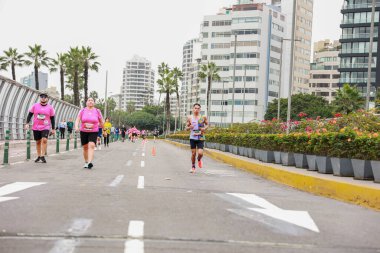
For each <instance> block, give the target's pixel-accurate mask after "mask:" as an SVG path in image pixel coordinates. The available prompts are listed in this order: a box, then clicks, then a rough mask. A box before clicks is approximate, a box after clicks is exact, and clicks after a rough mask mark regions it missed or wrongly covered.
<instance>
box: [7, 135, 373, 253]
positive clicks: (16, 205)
mask: <svg viewBox="0 0 380 253" xmlns="http://www.w3.org/2000/svg"><path fill="white" fill-rule="evenodd" d="M155 145H156V150H157V155H156V156H152V155H151V150H152V146H153V142H149V143H148V144H146V146H145V147H144V146H142V145H141V143H135V144H133V143H114V144H112V145H111V146H110V148H108V149H102V150H101V151H96V159H95V162H94V164H95V167H94V169H93V170H87V169H83V168H82V165H83V163H82V160H81V156H80V150H78V151H72V152H69V153H66V154H61V155H59V156H53V157H49V159H48V163H47V164H34V163H32V162H28V163H25V164H16V165H13V166H11V167H8V168H1V169H0V252H1V253H24V252H36V253H37V252H38V253H41V252H48V253H58V252H60V253H62V252H63V253H66V252H67V253H69V252H76V253H98V252H107V253H108V252H115V253H116V252H120V253H122V252H124V253H131V252H134V253H135V252H136V253H137V252H147V253H156V252H165V253H168V252H173V253H185V252H186V253H187V252H212V253H231V252H234V253H235V252H236V253H240V252H242V253H243V252H244V253H247V252H260V253H267V252H276V253H278V252H281V253H282V252H286V253H297V252H302V253H304V252H315V253H317V252H318V253H319V252H329V253H330V252H332V253H335V252H342V253H343V252H344V253H351V252H360V253H367V252H368V253H369V252H380V240H379V234H380V213H379V212H376V211H372V210H369V209H365V208H362V207H359V206H355V205H351V204H346V203H342V202H339V201H335V200H332V199H327V198H323V197H318V196H314V195H310V194H308V193H304V192H300V191H297V190H294V189H291V188H288V187H286V186H282V185H278V184H276V183H273V182H270V181H266V180H264V179H261V178H259V177H257V176H255V175H252V174H250V173H247V172H245V171H241V170H237V169H235V168H232V167H230V166H228V165H226V164H222V163H219V162H216V161H213V160H211V159H209V158H207V157H206V158H205V160H204V169H201V170H198V171H197V172H196V173H195V174H190V173H188V171H189V169H190V167H189V151H187V150H184V149H179V148H177V147H175V146H172V145H170V144H167V143H164V142H158V143H156V144H155ZM16 182H25V183H16ZM27 182H29V183H27ZM31 183H33V184H31ZM286 210H288V211H286ZM292 211H299V212H292ZM301 211H305V212H301Z"/></svg>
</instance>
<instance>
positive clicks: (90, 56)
mask: <svg viewBox="0 0 380 253" xmlns="http://www.w3.org/2000/svg"><path fill="white" fill-rule="evenodd" d="M81 53H82V57H83V59H82V60H83V69H84V71H83V77H84V101H87V98H88V95H87V93H88V70H94V71H96V72H98V71H99V66H100V63H99V62H96V61H95V60H96V59H97V58H98V56H97V55H95V53H94V52H92V51H91V47H82V50H81Z"/></svg>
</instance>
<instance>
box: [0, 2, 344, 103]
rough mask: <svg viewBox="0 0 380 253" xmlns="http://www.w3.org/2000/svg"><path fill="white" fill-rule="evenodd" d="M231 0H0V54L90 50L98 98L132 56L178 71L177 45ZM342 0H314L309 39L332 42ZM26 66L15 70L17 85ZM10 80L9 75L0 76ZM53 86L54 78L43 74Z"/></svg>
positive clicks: (115, 83)
mask: <svg viewBox="0 0 380 253" xmlns="http://www.w3.org/2000/svg"><path fill="white" fill-rule="evenodd" d="M232 3H235V0H191V1H189V0H160V1H158V0H145V1H142V0H134V1H132V0H112V1H104V0H65V1H61V0H33V1H31V0H0V31H1V32H0V34H1V35H0V36H1V39H0V52H1V54H2V51H3V50H5V49H8V48H9V47H14V48H17V49H18V50H19V52H25V51H26V50H27V48H28V47H27V46H28V45H34V44H35V43H38V44H41V45H42V46H43V48H44V49H46V50H47V51H48V52H49V54H50V55H49V56H50V57H55V56H56V53H57V52H65V51H67V50H68V49H69V47H74V46H82V45H85V46H87V45H88V46H90V47H92V49H93V51H94V52H95V53H96V54H97V55H99V56H100V59H99V61H100V62H101V64H102V67H101V69H100V71H99V73H90V81H89V89H90V91H91V90H96V91H98V93H99V94H100V95H101V96H103V95H104V84H105V71H106V70H108V71H109V79H108V81H109V82H108V84H109V90H110V91H112V92H113V94H115V93H118V92H119V88H120V85H121V83H122V69H123V67H124V65H125V62H126V61H127V60H129V59H130V58H132V56H133V55H134V54H138V55H140V56H143V57H145V58H147V59H148V60H150V61H151V62H152V64H153V66H154V67H156V66H157V65H158V64H160V63H161V62H163V61H164V62H167V63H169V66H171V67H174V66H177V67H181V65H182V46H183V44H184V43H185V42H186V41H187V40H189V39H192V38H193V37H197V35H198V34H199V28H200V23H201V21H202V19H203V16H205V15H212V14H215V13H216V12H217V11H218V10H219V8H220V7H223V6H229V5H231V4H232ZM342 4H343V0H314V27H313V41H317V40H321V39H326V38H330V39H338V38H339V35H340V28H339V24H340V21H341V18H342V16H341V14H340V9H341V6H342ZM31 71H32V67H24V68H22V69H20V68H19V69H17V70H16V74H17V81H19V79H20V77H23V76H26V75H28V74H29V73H30V72H31ZM1 74H2V75H5V76H9V77H10V76H11V75H10V73H4V72H2V73H1ZM49 85H55V86H59V75H58V74H57V73H53V74H49Z"/></svg>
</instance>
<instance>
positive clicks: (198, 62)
mask: <svg viewBox="0 0 380 253" xmlns="http://www.w3.org/2000/svg"><path fill="white" fill-rule="evenodd" d="M196 61H197V64H198V65H197V79H196V80H197V91H196V92H197V93H196V94H197V95H196V98H195V101H196V102H197V103H199V88H200V82H201V80H200V78H199V66H200V64H201V61H202V59H201V58H197V59H196ZM207 116H208V115H207Z"/></svg>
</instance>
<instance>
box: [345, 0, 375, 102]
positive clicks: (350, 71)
mask: <svg viewBox="0 0 380 253" xmlns="http://www.w3.org/2000/svg"><path fill="white" fill-rule="evenodd" d="M371 11H372V0H360V1H359V0H345V1H344V5H343V8H342V11H341V12H342V14H343V21H342V24H341V25H340V27H341V28H342V36H341V39H340V43H341V44H342V49H341V52H340V54H339V56H340V58H341V60H340V68H339V72H340V80H339V85H340V86H341V85H343V84H346V83H347V84H350V85H353V86H357V87H358V89H359V91H360V92H361V93H362V94H363V96H365V94H366V93H367V81H368V62H369V48H370V30H371V29H370V27H371V17H372V12H371ZM379 11H380V0H376V13H375V29H374V41H373V48H372V49H373V50H372V52H373V58H372V62H371V77H370V78H371V90H370V92H371V93H370V96H371V97H374V96H375V90H376V88H378V87H379V86H380V69H379V68H377V66H380V55H379V54H380V48H379V47H380V45H379V44H378V38H379V32H380V31H379V21H380V20H379Z"/></svg>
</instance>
